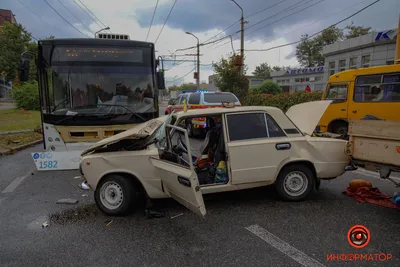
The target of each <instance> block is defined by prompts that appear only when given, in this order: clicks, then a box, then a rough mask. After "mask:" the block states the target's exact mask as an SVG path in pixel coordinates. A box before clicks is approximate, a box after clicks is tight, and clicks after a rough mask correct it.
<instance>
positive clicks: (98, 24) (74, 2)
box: [73, 0, 103, 28]
mask: <svg viewBox="0 0 400 267" xmlns="http://www.w3.org/2000/svg"><path fill="white" fill-rule="evenodd" d="M73 1H74V3H75V4H76V5H77V6H78V7H79V8H80V9H81V10H82V11H83V12H85V14H86V15H87V16H88V17H89V18H90V19H91V20H93V22H94V23H96V24H97V26H99V27H100V28H103V26H101V25H100V24H99V23H98V22H97V21H96V20H95V19H93V18H92V16H90V14H89V13H87V12H86V10H85V9H83V8H82V7H81V6H80V5H79V4H78V3H77V2H76V0H73Z"/></svg>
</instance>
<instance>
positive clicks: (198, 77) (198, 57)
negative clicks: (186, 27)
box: [186, 32, 200, 90]
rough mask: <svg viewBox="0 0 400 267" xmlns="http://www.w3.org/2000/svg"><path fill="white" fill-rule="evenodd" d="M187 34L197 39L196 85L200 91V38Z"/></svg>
mask: <svg viewBox="0 0 400 267" xmlns="http://www.w3.org/2000/svg"><path fill="white" fill-rule="evenodd" d="M186 34H189V35H192V36H193V37H194V38H196V39H197V77H196V84H197V89H198V90H199V89H200V41H199V38H197V36H196V35H194V34H193V33H191V32H186Z"/></svg>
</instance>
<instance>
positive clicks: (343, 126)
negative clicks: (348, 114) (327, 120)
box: [332, 122, 349, 136]
mask: <svg viewBox="0 0 400 267" xmlns="http://www.w3.org/2000/svg"><path fill="white" fill-rule="evenodd" d="M348 128H349V126H348V125H347V123H346V122H334V123H333V125H332V132H333V133H335V134H340V135H343V136H346V135H347V131H348Z"/></svg>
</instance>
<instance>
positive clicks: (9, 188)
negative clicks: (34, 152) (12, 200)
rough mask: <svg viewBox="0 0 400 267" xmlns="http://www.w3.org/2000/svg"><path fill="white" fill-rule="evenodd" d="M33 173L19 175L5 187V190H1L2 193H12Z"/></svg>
mask: <svg viewBox="0 0 400 267" xmlns="http://www.w3.org/2000/svg"><path fill="white" fill-rule="evenodd" d="M29 175H31V172H29V173H28V174H25V175H24V176H21V177H17V178H15V179H14V181H12V182H11V183H10V184H9V185H8V186H7V187H6V188H4V190H3V191H1V193H2V194H4V193H12V192H14V190H15V189H16V188H17V187H18V186H19V185H20V184H21V183H22V182H23V181H24V180H25V179H26V178H27V177H28V176H29Z"/></svg>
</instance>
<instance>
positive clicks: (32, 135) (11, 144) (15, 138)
mask: <svg viewBox="0 0 400 267" xmlns="http://www.w3.org/2000/svg"><path fill="white" fill-rule="evenodd" d="M41 139H43V137H42V134H40V133H37V132H29V133H18V134H6V135H0V150H1V148H3V149H5V150H9V149H10V150H12V149H14V148H16V147H18V146H21V145H24V144H28V143H30V142H33V141H36V140H41Z"/></svg>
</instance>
